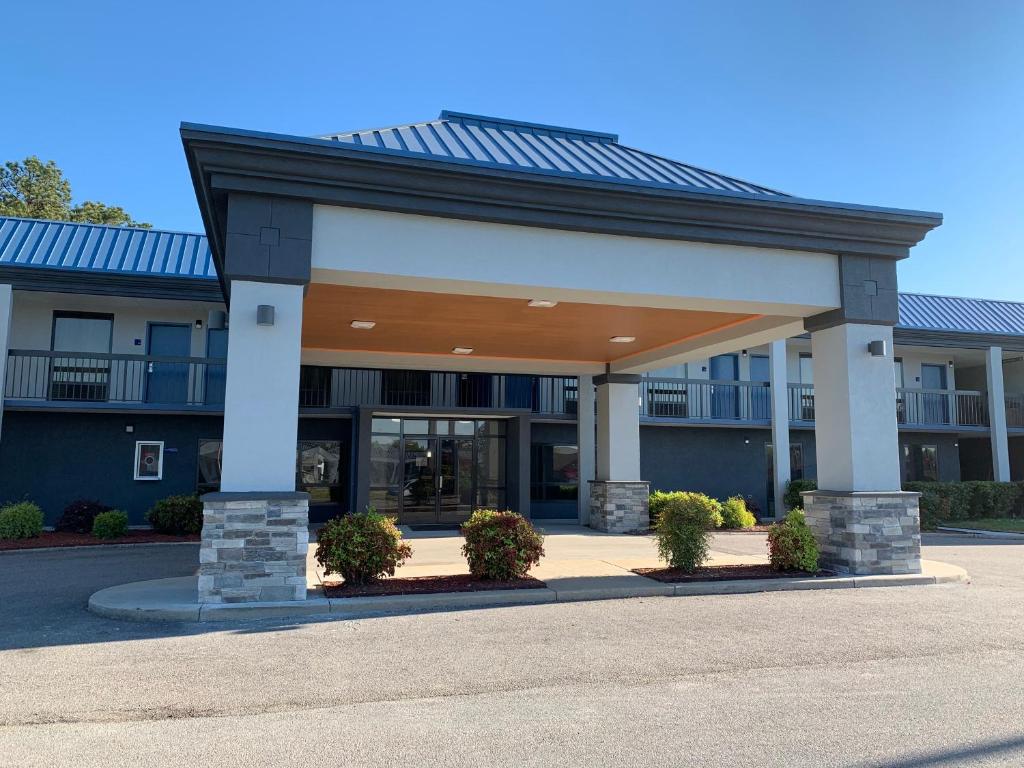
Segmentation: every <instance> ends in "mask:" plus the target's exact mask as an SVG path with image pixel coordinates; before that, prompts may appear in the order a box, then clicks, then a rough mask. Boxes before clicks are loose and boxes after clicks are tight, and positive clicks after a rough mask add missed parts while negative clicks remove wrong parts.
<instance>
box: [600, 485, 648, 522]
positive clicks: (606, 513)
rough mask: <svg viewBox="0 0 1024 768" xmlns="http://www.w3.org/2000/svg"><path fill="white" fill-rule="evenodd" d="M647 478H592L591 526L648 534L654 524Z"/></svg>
mask: <svg viewBox="0 0 1024 768" xmlns="http://www.w3.org/2000/svg"><path fill="white" fill-rule="evenodd" d="M650 494H651V488H650V483H648V482H647V481H646V480H635V481H626V480H591V481H590V527H591V528H593V529H595V530H598V531H607V532H608V533H646V532H647V529H648V528H650V526H651V516H650V510H649V503H650V498H649V497H650Z"/></svg>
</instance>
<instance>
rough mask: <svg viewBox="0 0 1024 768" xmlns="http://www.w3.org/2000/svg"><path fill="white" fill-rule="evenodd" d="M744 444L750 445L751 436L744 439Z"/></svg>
mask: <svg viewBox="0 0 1024 768" xmlns="http://www.w3.org/2000/svg"><path fill="white" fill-rule="evenodd" d="M743 444H744V445H750V438H749V437H748V438H746V439H745V440H744V441H743Z"/></svg>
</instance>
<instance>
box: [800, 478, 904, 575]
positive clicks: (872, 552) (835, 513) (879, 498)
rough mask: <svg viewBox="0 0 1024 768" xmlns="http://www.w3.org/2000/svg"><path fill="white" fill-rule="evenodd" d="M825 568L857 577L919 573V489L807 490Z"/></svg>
mask: <svg viewBox="0 0 1024 768" xmlns="http://www.w3.org/2000/svg"><path fill="white" fill-rule="evenodd" d="M801 495H802V496H803V499H804V513H805V515H806V517H807V525H808V526H809V527H810V529H811V530H812V531H813V532H814V538H815V539H816V540H817V542H818V547H819V548H820V550H821V561H820V563H821V567H822V568H826V569H828V570H830V571H835V572H837V573H847V574H852V575H854V576H869V575H877V574H906V573H920V572H921V519H920V511H919V508H918V498H919V497H920V495H921V494H919V493H908V492H903V491H894V492H891V493H885V492H877V493H876V492H869V491H865V492H856V493H845V492H840V491H805V492H804V493H803V494H801Z"/></svg>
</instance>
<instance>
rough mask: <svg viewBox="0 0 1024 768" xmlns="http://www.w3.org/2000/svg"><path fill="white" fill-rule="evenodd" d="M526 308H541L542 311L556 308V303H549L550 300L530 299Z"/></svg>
mask: <svg viewBox="0 0 1024 768" xmlns="http://www.w3.org/2000/svg"><path fill="white" fill-rule="evenodd" d="M526 306H528V307H541V308H542V309H551V308H552V307H557V306H558V302H557V301H551V300H550V299H530V301H529V303H528V304H527V305H526Z"/></svg>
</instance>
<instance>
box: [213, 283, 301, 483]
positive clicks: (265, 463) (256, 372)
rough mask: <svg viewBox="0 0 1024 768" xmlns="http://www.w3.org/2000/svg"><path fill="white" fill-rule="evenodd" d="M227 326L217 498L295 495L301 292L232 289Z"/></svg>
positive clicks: (297, 288)
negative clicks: (267, 311)
mask: <svg viewBox="0 0 1024 768" xmlns="http://www.w3.org/2000/svg"><path fill="white" fill-rule="evenodd" d="M260 306H268V307H272V308H273V310H272V314H273V319H272V322H273V324H272V325H267V324H262V325H261V324H259V323H258V322H257V313H258V311H259V307H260ZM230 319H231V326H230V336H229V339H230V341H229V343H228V362H227V382H226V385H225V395H224V460H223V467H222V469H221V491H243V492H249V491H291V492H294V491H295V447H296V439H297V436H298V419H299V362H300V358H301V353H302V339H301V336H302V286H301V285H286V284H281V283H257V282H249V281H244V280H236V281H233V282H232V283H231V314H230ZM267 320H269V318H264V322H266V321H267Z"/></svg>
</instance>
